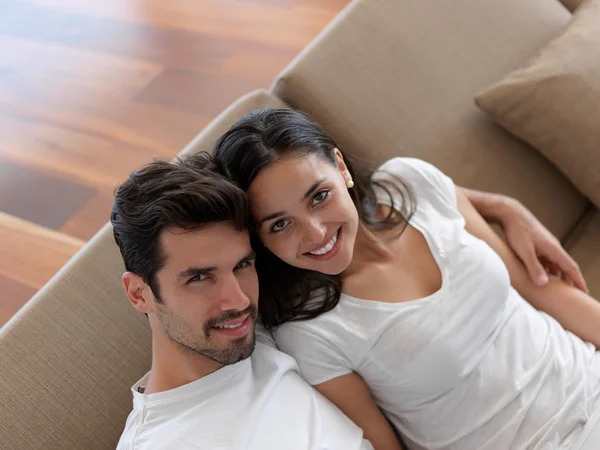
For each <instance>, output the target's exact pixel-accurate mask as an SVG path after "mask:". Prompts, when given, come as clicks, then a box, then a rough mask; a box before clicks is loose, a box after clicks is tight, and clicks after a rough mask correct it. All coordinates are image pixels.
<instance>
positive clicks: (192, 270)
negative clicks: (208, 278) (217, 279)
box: [177, 266, 217, 278]
mask: <svg viewBox="0 0 600 450" xmlns="http://www.w3.org/2000/svg"><path fill="white" fill-rule="evenodd" d="M215 270H217V268H216V267H215V266H211V267H188V268H187V269H185V270H182V271H181V272H179V273H178V274H177V278H191V277H195V276H196V275H204V274H207V273H210V272H214V271H215Z"/></svg>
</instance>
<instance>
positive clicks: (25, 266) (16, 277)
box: [0, 212, 85, 289]
mask: <svg viewBox="0 0 600 450" xmlns="http://www.w3.org/2000/svg"><path fill="white" fill-rule="evenodd" d="M84 244H85V242H84V241H82V240H80V239H76V238H73V237H70V236H67V235H65V234H62V233H59V232H57V231H54V230H51V229H49V228H44V227H41V226H39V225H36V224H34V223H31V222H27V221H26V220H23V219H19V218H17V217H14V216H10V215H8V214H6V213H3V212H0V255H2V258H0V275H2V276H4V277H6V278H9V279H11V280H13V281H16V282H17V283H21V284H23V285H25V286H29V287H30V288H32V289H39V288H41V287H42V286H43V285H44V284H46V282H47V281H48V280H49V279H50V278H51V277H52V276H53V275H54V274H55V273H56V272H57V271H58V269H60V268H61V267H62V266H63V265H65V263H66V262H67V261H68V260H69V259H70V258H71V257H72V256H73V255H74V254H75V253H76V252H77V251H78V250H79V249H80V248H81V247H83V245H84Z"/></svg>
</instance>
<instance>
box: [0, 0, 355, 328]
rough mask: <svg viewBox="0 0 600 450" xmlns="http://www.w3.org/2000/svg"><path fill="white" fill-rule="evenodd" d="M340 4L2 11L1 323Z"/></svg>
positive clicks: (50, 3)
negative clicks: (136, 189) (148, 176)
mask: <svg viewBox="0 0 600 450" xmlns="http://www.w3.org/2000/svg"><path fill="white" fill-rule="evenodd" d="M347 3H348V0H176V1H164V0H102V1H97V0H29V1H18V0H8V1H5V0H0V326H1V325H2V324H4V323H5V322H6V320H8V319H9V318H10V317H11V316H12V315H13V314H14V313H15V312H16V311H17V310H18V309H19V308H20V307H21V306H22V305H23V304H24V303H25V302H26V301H27V300H28V299H29V298H30V297H31V296H32V295H33V294H34V293H35V292H36V291H37V290H38V289H39V288H40V287H42V286H43V285H44V284H45V283H46V282H47V281H48V280H49V279H50V278H51V277H52V275H53V274H54V273H55V272H56V271H57V270H58V269H59V268H60V267H61V266H62V265H64V264H65V262H66V261H67V260H68V259H69V258H70V257H71V256H72V255H73V254H74V253H75V252H77V250H78V249H79V248H81V246H82V245H83V244H84V243H85V242H86V241H87V240H88V239H89V238H90V237H91V236H92V235H93V234H94V233H95V232H96V231H97V230H98V229H99V228H100V227H101V226H102V225H103V224H104V223H105V222H106V221H107V220H108V217H109V211H110V207H111V201H112V193H113V189H114V187H115V185H116V184H118V183H119V182H121V181H122V180H124V179H125V177H126V176H127V174H128V173H129V172H130V171H131V170H132V169H134V168H136V167H138V166H139V165H141V164H143V163H144V162H146V161H148V160H150V159H151V158H153V157H157V156H159V157H170V156H173V155H175V154H176V153H177V152H178V151H179V150H180V149H181V148H182V147H183V146H184V145H185V144H186V143H187V142H188V141H190V140H191V139H192V138H193V137H194V136H195V135H196V134H197V133H198V132H199V131H200V130H201V129H202V128H203V127H204V126H205V125H206V124H207V123H208V122H209V121H210V120H211V119H212V118H213V117H214V116H215V115H216V114H218V113H219V112H220V111H221V110H223V109H224V108H225V107H226V106H228V105H229V103H231V102H232V101H233V100H235V99H236V98H237V97H238V96H240V95H241V94H244V93H246V92H248V91H250V90H252V89H256V88H259V87H264V88H267V87H268V86H269V85H270V84H271V82H272V81H273V79H274V77H275V76H276V75H277V73H279V72H280V71H281V70H282V69H283V68H284V67H285V66H286V65H287V64H288V63H289V62H290V61H291V59H292V58H293V57H294V56H295V55H296V54H297V53H298V52H299V51H300V50H301V49H302V48H303V47H304V46H305V45H306V44H307V43H308V42H309V41H310V40H311V39H312V38H313V37H314V36H316V35H317V33H318V32H319V31H320V30H321V29H322V28H323V27H324V26H325V25H326V24H327V23H328V22H329V21H330V20H331V19H332V18H333V17H334V16H335V15H336V14H337V13H338V12H339V11H340V10H341V9H342V8H343V7H344V6H345V5H346V4H347Z"/></svg>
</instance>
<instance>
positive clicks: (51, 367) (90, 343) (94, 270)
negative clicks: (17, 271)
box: [0, 91, 285, 450]
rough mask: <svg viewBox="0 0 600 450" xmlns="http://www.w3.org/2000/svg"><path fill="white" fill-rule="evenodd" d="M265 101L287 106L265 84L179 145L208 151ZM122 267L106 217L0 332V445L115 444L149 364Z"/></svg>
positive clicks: (143, 324)
mask: <svg viewBox="0 0 600 450" xmlns="http://www.w3.org/2000/svg"><path fill="white" fill-rule="evenodd" d="M267 106H276V107H283V106H285V105H284V104H283V103H282V102H281V101H279V100H278V99H276V98H274V97H272V96H271V95H269V94H268V93H266V92H264V91H256V92H253V93H251V94H249V95H247V96H245V97H243V98H241V99H240V100H238V101H237V102H236V103H234V104H233V105H231V106H230V107H229V108H228V109H227V110H226V111H225V112H224V113H222V114H221V115H220V116H219V117H217V118H216V119H215V120H214V121H213V122H212V123H211V124H210V125H209V126H208V127H207V128H206V129H204V130H203V131H202V133H200V134H199V135H198V136H197V137H196V139H194V141H192V142H191V143H190V144H189V145H188V146H187V147H186V149H184V151H183V152H184V153H192V152H196V151H198V150H202V149H211V148H212V146H213V144H214V142H215V141H216V139H217V138H218V137H219V136H220V135H221V134H222V133H223V132H224V131H225V130H227V129H228V128H229V127H230V126H231V125H232V124H233V122H235V121H236V120H238V119H239V118H241V117H242V116H244V115H245V114H247V113H249V112H251V111H252V110H254V109H258V108H264V107H267ZM107 219H108V218H107ZM123 271H124V267H123V263H122V260H121V255H120V253H119V250H118V248H117V246H116V244H115V242H114V239H113V236H112V228H111V226H110V225H109V224H107V225H106V226H105V227H104V228H102V229H101V230H100V231H99V232H98V233H97V234H96V236H94V238H93V239H92V240H91V241H90V242H89V243H88V244H87V245H86V246H85V247H84V248H83V249H82V250H81V251H80V252H78V253H77V255H75V257H74V258H73V259H72V260H71V261H69V263H68V264H67V265H66V266H65V267H63V268H62V269H61V270H60V272H59V273H58V274H56V276H54V277H53V278H52V280H51V281H50V282H49V283H48V284H47V285H46V286H45V287H44V288H43V289H42V290H41V291H40V292H39V293H38V294H37V295H36V296H35V297H34V298H33V299H31V300H30V301H29V302H28V303H27V304H26V305H25V306H24V307H23V309H22V310H21V311H19V313H17V315H16V316H15V317H14V318H13V319H12V320H10V321H9V323H8V324H6V325H5V326H4V327H3V328H2V329H0V361H1V362H2V363H1V364H0V405H1V406H0V448H2V449H7V450H8V449H10V450H19V449H23V450H25V449H27V450H34V449H40V450H53V449H56V450H59V449H60V450H63V449H82V450H83V449H85V450H96V449H98V450H100V449H111V448H112V449H114V448H115V446H116V444H117V441H118V439H119V436H120V435H121V432H122V430H123V426H124V424H125V419H126V417H127V415H128V414H129V412H130V411H131V407H132V395H131V392H130V391H129V389H130V387H131V386H132V385H133V384H134V383H135V382H136V381H137V380H139V379H140V378H141V377H142V376H143V375H144V374H145V373H146V372H147V371H148V370H149V369H150V363H151V340H150V337H151V336H150V335H151V333H150V330H149V327H148V321H147V319H146V317H145V316H144V315H143V314H140V313H138V312H136V311H135V310H134V309H133V307H132V306H131V305H130V304H129V301H128V300H127V298H126V296H125V294H124V291H123V287H122V285H121V275H122V274H123Z"/></svg>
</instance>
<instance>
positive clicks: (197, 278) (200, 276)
mask: <svg viewBox="0 0 600 450" xmlns="http://www.w3.org/2000/svg"><path fill="white" fill-rule="evenodd" d="M205 279H206V275H204V274H202V273H201V274H198V275H194V276H193V277H192V278H190V279H189V280H188V284H189V283H194V282H196V281H204V280H205Z"/></svg>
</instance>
